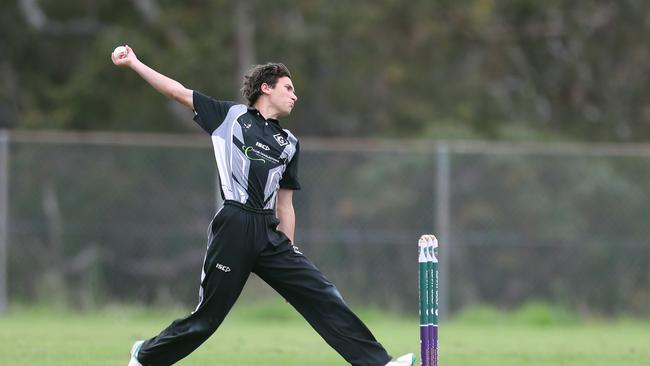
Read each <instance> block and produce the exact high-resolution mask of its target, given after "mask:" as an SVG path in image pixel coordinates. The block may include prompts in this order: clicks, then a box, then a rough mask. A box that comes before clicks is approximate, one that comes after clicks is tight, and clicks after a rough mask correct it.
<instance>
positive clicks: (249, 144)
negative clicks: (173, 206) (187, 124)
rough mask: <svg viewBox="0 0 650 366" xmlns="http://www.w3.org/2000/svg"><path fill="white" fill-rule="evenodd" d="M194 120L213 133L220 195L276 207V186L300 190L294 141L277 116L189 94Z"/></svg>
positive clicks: (251, 205) (252, 203)
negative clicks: (268, 115) (270, 116)
mask: <svg viewBox="0 0 650 366" xmlns="http://www.w3.org/2000/svg"><path fill="white" fill-rule="evenodd" d="M193 99H194V112H195V116H194V121H196V122H197V123H198V124H199V125H200V126H201V127H202V128H203V129H204V130H205V131H206V132H207V133H209V134H210V135H211V137H212V145H213V147H214V156H215V158H216V160H217V169H218V170H219V179H220V181H221V197H222V198H223V199H224V200H233V201H237V202H239V203H242V204H244V205H246V206H249V207H252V208H259V209H273V208H275V197H276V194H277V191H278V188H286V189H293V190H298V189H300V184H299V183H298V150H299V145H298V139H297V138H296V137H295V136H294V135H293V134H291V132H289V130H286V129H283V128H282V127H281V126H280V124H279V123H278V121H277V120H275V119H265V118H264V117H263V116H262V115H261V114H260V113H259V111H257V110H256V109H254V108H250V107H247V106H246V105H243V104H237V103H234V102H224V101H219V100H215V99H213V98H211V97H208V96H206V95H203V94H201V93H199V92H196V91H195V92H194V93H193Z"/></svg>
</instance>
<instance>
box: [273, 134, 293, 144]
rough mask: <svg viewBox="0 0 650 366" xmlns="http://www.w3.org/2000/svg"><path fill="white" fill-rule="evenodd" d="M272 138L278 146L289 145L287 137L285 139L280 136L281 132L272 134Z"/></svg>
mask: <svg viewBox="0 0 650 366" xmlns="http://www.w3.org/2000/svg"><path fill="white" fill-rule="evenodd" d="M273 138H274V139H275V141H277V142H278V145H280V146H286V145H289V142H287V139H285V138H284V136H282V134H281V133H278V134H275V135H273Z"/></svg>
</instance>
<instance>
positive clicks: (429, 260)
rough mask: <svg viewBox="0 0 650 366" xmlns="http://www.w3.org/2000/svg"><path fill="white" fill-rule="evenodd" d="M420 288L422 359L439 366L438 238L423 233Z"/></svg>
mask: <svg viewBox="0 0 650 366" xmlns="http://www.w3.org/2000/svg"><path fill="white" fill-rule="evenodd" d="M418 272H419V273H418V274H419V290H420V307H419V313H420V360H421V362H422V363H421V365H422V366H438V239H436V237H435V236H433V235H422V236H421V237H420V240H419V241H418Z"/></svg>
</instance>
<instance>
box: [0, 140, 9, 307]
mask: <svg viewBox="0 0 650 366" xmlns="http://www.w3.org/2000/svg"><path fill="white" fill-rule="evenodd" d="M8 222H9V132H8V130H5V129H0V315H2V314H4V312H5V311H6V310H7V299H8V297H7V282H8V281H7V275H8V273H9V270H8V268H7V262H8V261H7V240H8V238H9V234H8V233H7V231H8V230H9V224H8Z"/></svg>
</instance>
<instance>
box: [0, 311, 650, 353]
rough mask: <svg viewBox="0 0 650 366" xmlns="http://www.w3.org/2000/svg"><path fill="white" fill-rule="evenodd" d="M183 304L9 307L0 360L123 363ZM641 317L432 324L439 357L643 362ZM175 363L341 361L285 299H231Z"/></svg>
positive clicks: (646, 333) (388, 324) (413, 345)
mask: <svg viewBox="0 0 650 366" xmlns="http://www.w3.org/2000/svg"><path fill="white" fill-rule="evenodd" d="M188 311H189V310H188ZM183 315H184V311H173V312H170V311H166V312H161V311H156V310H150V309H133V308H109V309H106V310H103V311H101V312H93V313H83V314H73V313H71V312H66V311H53V310H51V309H45V308H30V309H27V310H25V309H22V310H18V309H16V308H12V309H10V311H9V313H8V314H6V316H5V317H3V318H0V365H6V366H34V365H39V366H54V365H57V366H59V365H60V366H74V365H80V366H81V365H84V366H89V365H90V366H94V365H97V366H103V365H106V366H109V365H110V366H113V365H126V363H127V360H128V351H129V349H130V346H131V343H132V342H133V341H134V340H135V339H141V338H145V337H149V336H151V335H154V334H156V333H157V332H158V331H160V330H161V329H162V328H163V327H165V326H167V325H168V324H169V323H170V322H171V321H172V320H173V319H175V318H178V317H181V316H183ZM359 315H360V317H361V318H362V319H363V320H364V321H365V322H366V323H367V325H368V326H369V327H370V328H371V329H372V331H373V333H374V334H375V336H376V337H377V338H378V339H379V340H380V341H381V342H382V343H383V344H384V345H385V346H386V347H387V348H388V349H389V351H390V352H391V354H393V355H400V354H403V353H406V352H417V351H418V349H419V346H418V342H419V340H418V334H419V333H418V322H417V319H416V318H401V317H397V316H393V315H388V314H383V313H380V312H376V311H360V312H359ZM649 345H650V324H648V323H639V322H631V321H628V322H625V321H620V322H612V323H603V322H595V323H594V322H591V323H586V324H585V323H579V324H578V323H572V324H571V325H559V324H541V323H540V324H526V322H521V321H508V320H505V319H502V318H498V317H496V318H493V319H492V320H490V321H485V318H483V320H480V319H479V320H476V319H475V318H473V317H471V316H470V317H461V318H459V319H458V320H454V321H451V322H449V323H447V324H444V325H443V326H442V327H441V330H440V364H441V365H442V366H474V365H476V366H479V365H480V366H508V365H512V366H520V365H526V366H551V365H553V366H598V365H603V366H605V365H607V366H610V365H617V366H642V365H643V366H647V365H649V364H650V346H649ZM178 364H179V365H187V366H199V365H215V366H216V365H220V366H242V365H251V366H253V365H255V366H257V365H260V366H263V365H284V366H293V365H295V366H298V365H300V366H309V365H313V366H336V365H346V363H345V362H344V361H343V360H342V359H341V358H340V357H339V356H338V354H336V353H335V352H334V351H333V350H332V349H330V348H329V346H327V344H325V342H324V341H322V340H321V339H320V337H319V336H318V335H317V334H316V333H315V332H314V331H313V330H312V329H311V328H310V327H309V326H308V324H307V323H306V322H305V321H304V320H303V319H302V318H300V316H299V315H297V314H296V313H295V311H293V309H292V308H291V307H290V306H289V305H288V304H285V303H281V302H275V303H265V304H262V305H255V306H253V305H245V306H242V305H238V306H235V310H234V311H233V312H232V313H231V315H230V316H229V317H228V318H227V319H226V321H225V322H224V324H223V325H222V326H221V328H219V330H218V331H217V333H215V334H214V335H213V336H212V338H210V339H209V340H208V341H207V342H206V343H205V344H204V345H203V346H202V347H200V348H199V349H198V350H197V351H196V352H194V353H193V354H192V355H190V356H189V357H187V358H186V359H184V360H182V361H181V362H179V363H178Z"/></svg>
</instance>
